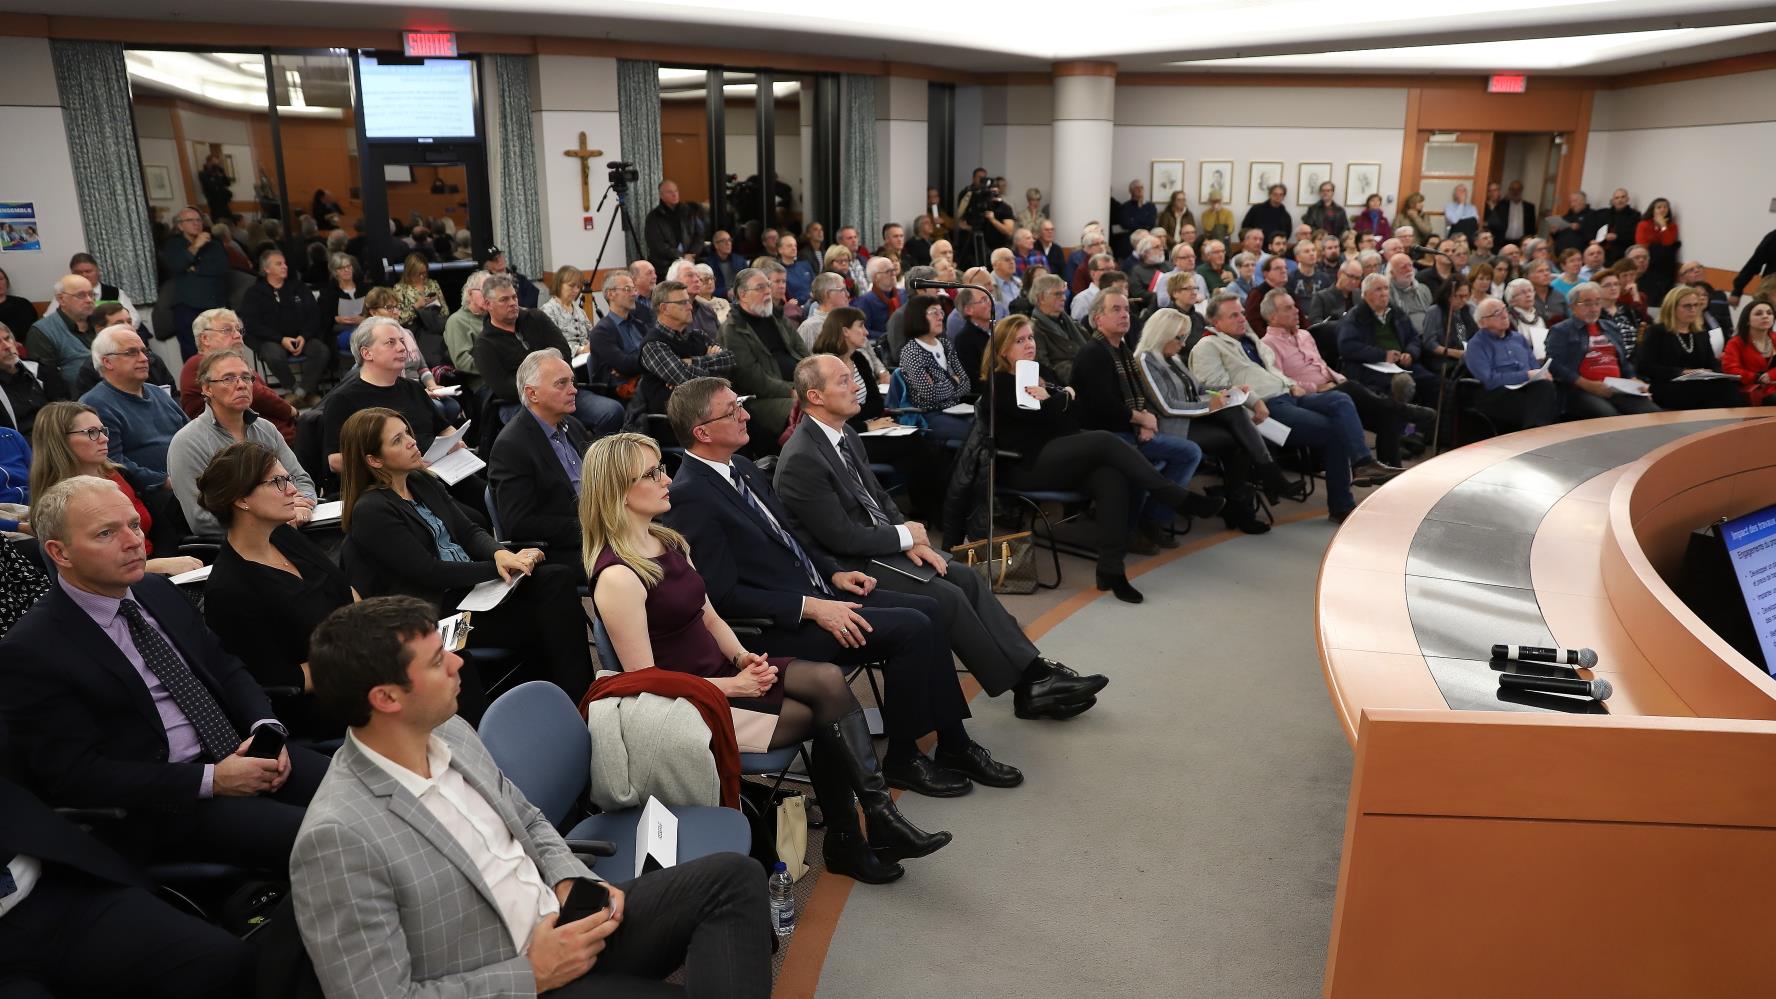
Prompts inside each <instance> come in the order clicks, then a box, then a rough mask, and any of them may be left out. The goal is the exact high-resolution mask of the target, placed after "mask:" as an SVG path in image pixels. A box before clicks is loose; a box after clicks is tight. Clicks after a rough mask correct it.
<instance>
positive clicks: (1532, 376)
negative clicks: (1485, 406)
mask: <svg viewBox="0 0 1776 999" xmlns="http://www.w3.org/2000/svg"><path fill="white" fill-rule="evenodd" d="M1544 370H1546V366H1545V365H1544V366H1543V367H1540V368H1537V369H1535V370H1534V371H1531V372H1530V373H1529V377H1528V378H1526V379H1524V380H1523V381H1520V382H1518V383H1517V384H1515V385H1506V386H1505V388H1506V389H1508V390H1510V391H1512V392H1515V391H1517V390H1518V389H1520V388H1522V387H1523V386H1525V385H1528V384H1529V383H1530V382H1533V381H1535V380H1536V378H1537V376H1539V375H1540V374H1541V373H1542V372H1543V371H1544Z"/></svg>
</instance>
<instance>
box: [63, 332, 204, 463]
mask: <svg viewBox="0 0 1776 999" xmlns="http://www.w3.org/2000/svg"><path fill="white" fill-rule="evenodd" d="M92 362H93V367H94V368H97V369H98V372H99V379H100V381H99V384H98V385H96V386H94V387H93V388H92V390H91V391H89V392H87V393H86V394H85V395H83V396H81V397H80V401H81V402H84V403H86V404H87V405H88V406H91V407H92V408H93V409H95V410H98V413H99V418H100V419H102V420H104V421H105V426H106V427H107V428H108V429H109V430H110V431H111V441H110V444H111V448H110V454H109V455H108V457H109V458H110V460H111V461H113V462H116V463H117V464H118V465H120V466H122V467H123V472H124V474H125V475H127V476H128V477H129V480H130V484H131V485H133V486H135V487H136V489H137V490H138V491H141V490H144V489H158V488H160V487H162V486H164V485H166V477H167V448H168V447H170V446H171V445H172V443H173V435H174V434H176V433H178V432H179V428H181V427H183V426H184V425H185V411H184V410H182V409H180V408H179V404H178V403H177V402H174V401H173V395H172V393H171V392H169V391H167V390H165V389H163V388H161V387H160V386H158V385H150V384H148V367H149V365H148V345H147V344H145V343H143V342H142V338H141V337H140V336H138V335H137V334H136V331H135V330H133V329H131V328H129V327H128V326H108V327H106V328H105V329H102V330H100V331H99V335H98V336H96V337H94V338H93V342H92Z"/></svg>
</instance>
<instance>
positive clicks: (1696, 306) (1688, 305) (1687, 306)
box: [1677, 302, 1702, 309]
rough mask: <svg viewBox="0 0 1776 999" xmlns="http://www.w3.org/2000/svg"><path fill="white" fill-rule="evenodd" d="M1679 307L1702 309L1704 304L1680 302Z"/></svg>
mask: <svg viewBox="0 0 1776 999" xmlns="http://www.w3.org/2000/svg"><path fill="white" fill-rule="evenodd" d="M1677 307H1678V308H1680V309H1700V308H1701V307H1702V303H1701V302H1679V303H1677Z"/></svg>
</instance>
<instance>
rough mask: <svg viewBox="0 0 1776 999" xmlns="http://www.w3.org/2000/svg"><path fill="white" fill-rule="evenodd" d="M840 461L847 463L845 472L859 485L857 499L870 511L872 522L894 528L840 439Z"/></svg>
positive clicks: (842, 439) (843, 440) (843, 441)
mask: <svg viewBox="0 0 1776 999" xmlns="http://www.w3.org/2000/svg"><path fill="white" fill-rule="evenodd" d="M839 460H840V461H842V462H844V463H845V471H847V472H850V473H851V479H852V481H853V482H855V483H857V498H858V499H860V500H862V501H863V508H864V509H865V510H868V511H869V515H870V520H871V521H873V522H875V524H876V525H877V526H879V527H893V526H894V522H893V521H891V520H889V519H888V515H887V514H886V513H883V512H882V507H881V505H880V504H878V503H877V502H876V498H875V497H874V496H872V495H870V490H869V485H868V484H867V483H865V482H864V481H863V473H862V472H859V471H858V470H857V463H856V462H854V461H852V460H851V451H850V449H849V448H847V447H846V446H845V439H844V438H843V437H841V438H839Z"/></svg>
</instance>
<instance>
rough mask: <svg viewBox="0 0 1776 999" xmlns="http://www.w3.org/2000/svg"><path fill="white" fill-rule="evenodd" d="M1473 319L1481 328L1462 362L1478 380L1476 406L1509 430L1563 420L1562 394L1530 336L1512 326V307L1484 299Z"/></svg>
mask: <svg viewBox="0 0 1776 999" xmlns="http://www.w3.org/2000/svg"><path fill="white" fill-rule="evenodd" d="M1474 318H1475V320H1476V321H1477V322H1478V323H1479V324H1480V332H1479V333H1477V334H1475V335H1474V336H1473V337H1472V338H1471V339H1469V340H1468V347H1467V353H1465V354H1463V355H1462V363H1463V364H1464V365H1466V366H1467V369H1468V373H1469V374H1470V375H1473V376H1474V377H1475V378H1476V379H1478V380H1479V382H1480V398H1479V399H1478V400H1476V402H1475V406H1476V408H1478V409H1479V410H1480V412H1481V413H1482V414H1483V415H1484V416H1485V417H1486V418H1487V419H1489V420H1491V421H1492V422H1493V425H1494V426H1496V427H1497V428H1498V429H1499V430H1501V431H1506V432H1508V431H1511V430H1528V429H1530V428H1531V427H1542V426H1547V425H1548V424H1550V423H1553V422H1554V421H1555V420H1556V419H1559V416H1560V399H1559V396H1558V395H1557V394H1556V392H1555V387H1554V380H1553V378H1552V376H1551V375H1550V373H1549V370H1548V366H1547V365H1545V364H1543V365H1538V364H1537V363H1536V359H1535V348H1534V347H1532V346H1531V345H1530V342H1529V338H1528V337H1525V336H1524V335H1523V334H1522V333H1519V332H1517V331H1516V330H1514V329H1512V328H1511V313H1510V309H1509V307H1507V306H1506V305H1505V303H1504V302H1502V301H1500V300H1499V299H1496V298H1483V299H1481V300H1480V304H1479V305H1476V306H1475V307H1474Z"/></svg>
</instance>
